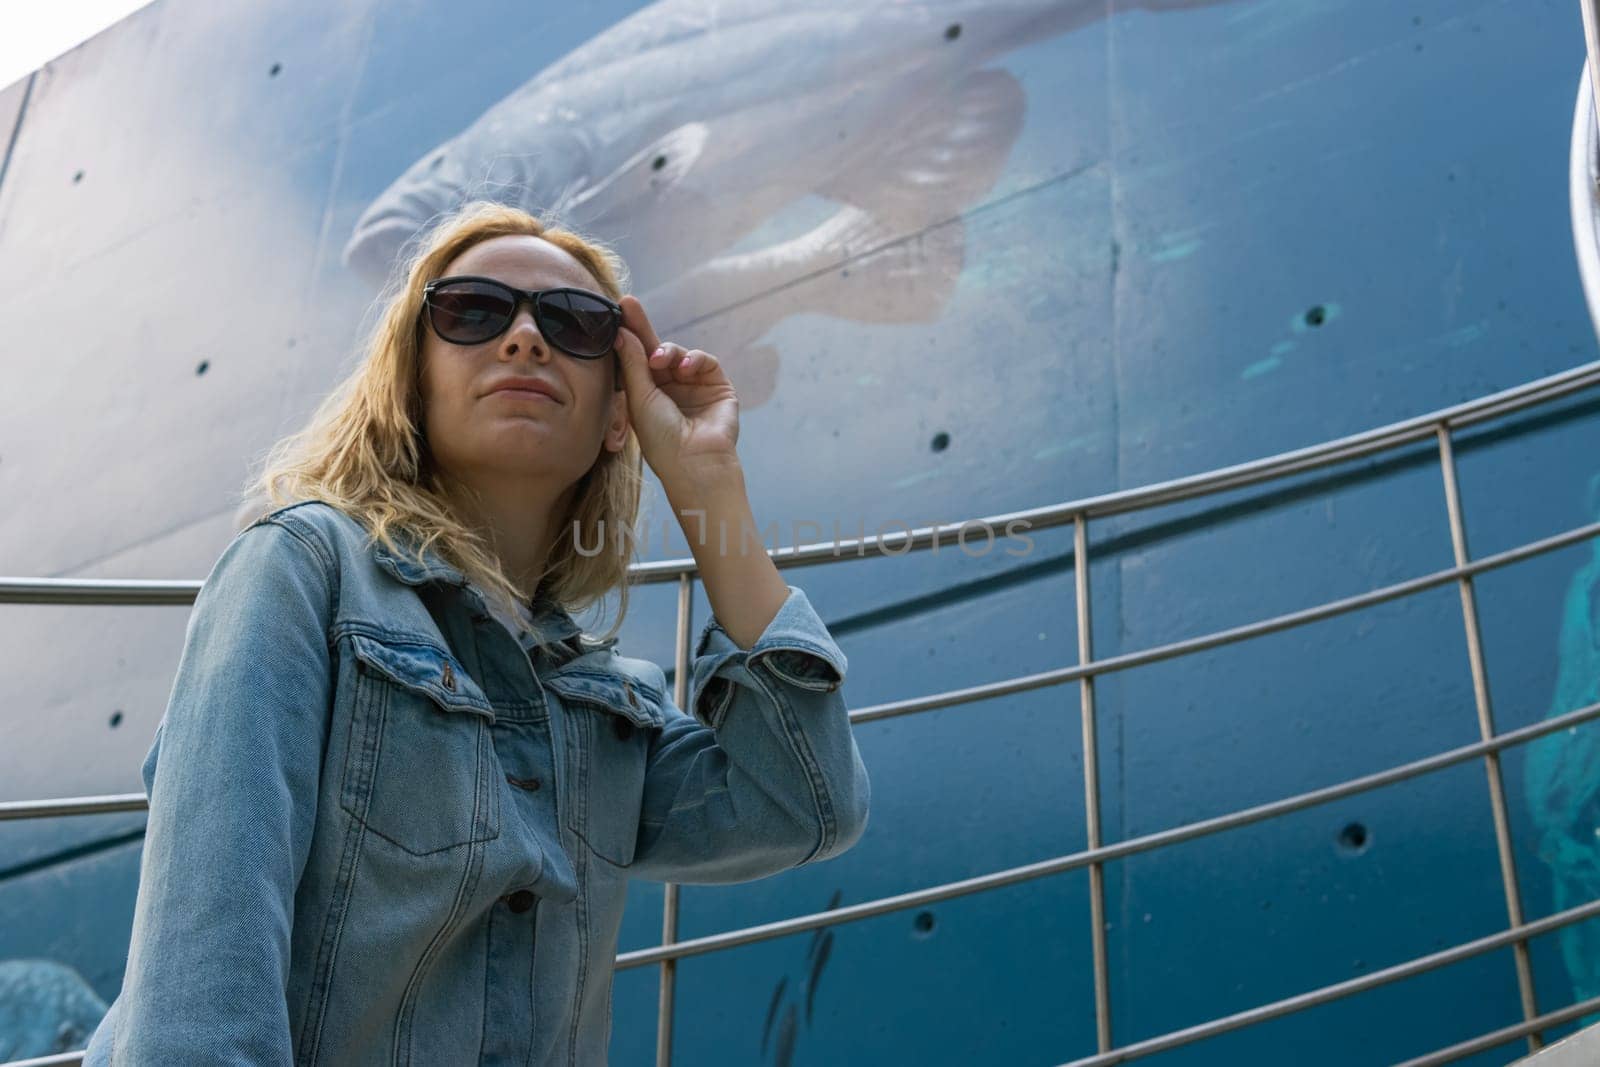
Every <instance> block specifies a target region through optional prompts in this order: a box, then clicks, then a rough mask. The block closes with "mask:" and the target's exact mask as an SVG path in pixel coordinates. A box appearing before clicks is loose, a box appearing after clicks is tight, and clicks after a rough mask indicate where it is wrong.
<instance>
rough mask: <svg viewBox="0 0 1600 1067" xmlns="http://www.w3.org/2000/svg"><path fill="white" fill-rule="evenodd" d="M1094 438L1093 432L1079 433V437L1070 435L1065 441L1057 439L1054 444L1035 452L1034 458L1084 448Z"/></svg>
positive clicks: (1047, 456)
mask: <svg viewBox="0 0 1600 1067" xmlns="http://www.w3.org/2000/svg"><path fill="white" fill-rule="evenodd" d="M1093 440H1094V435H1093V434H1087V433H1086V434H1079V435H1078V436H1077V437H1069V438H1067V439H1066V440H1065V441H1057V442H1055V443H1054V444H1049V445H1045V446H1044V447H1043V448H1041V449H1039V450H1038V451H1037V452H1035V453H1034V454H1033V458H1034V459H1036V460H1041V459H1049V458H1050V457H1052V456H1059V455H1061V454H1063V453H1065V452H1071V451H1073V450H1075V449H1078V448H1082V447H1083V446H1084V445H1086V444H1089V443H1090V442H1092V441H1093Z"/></svg>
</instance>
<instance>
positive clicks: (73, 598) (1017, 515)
mask: <svg viewBox="0 0 1600 1067" xmlns="http://www.w3.org/2000/svg"><path fill="white" fill-rule="evenodd" d="M1597 384H1600V361H1596V362H1593V363H1586V364H1583V365H1582V366H1579V367H1573V368H1571V369H1569V370H1565V371H1562V372H1560V373H1558V374H1552V375H1550V376H1548V377H1545V378H1539V379H1536V380H1534V381H1532V382H1524V383H1523V384H1521V385H1518V386H1514V387H1512V388H1510V389H1504V390H1501V391H1500V392H1498V393H1491V394H1489V395H1488V396H1484V397H1479V398H1478V399H1476V400H1469V401H1466V402H1465V403H1461V404H1455V405H1452V406H1450V407H1446V408H1440V409H1439V410H1437V411H1434V412H1431V413H1429V414H1426V415H1418V416H1416V417H1414V418H1410V419H1406V420H1404V421H1401V422H1395V423H1390V424H1389V425H1387V426H1380V427H1377V428H1375V429H1371V430H1365V431H1363V432H1361V433H1357V434H1352V435H1350V436H1348V437H1341V438H1338V439H1336V440H1333V441H1328V442H1324V443H1322V444H1317V445H1310V446H1308V447H1306V448H1301V449H1296V450H1293V451H1290V452H1280V453H1278V454H1276V455H1273V456H1268V457H1266V458H1263V459H1257V460H1251V461H1250V462H1247V463H1240V464H1236V465H1234V466H1232V467H1222V468H1218V469H1216V470H1211V471H1205V472H1202V473H1200V474H1194V475H1189V476H1187V477H1183V478H1176V479H1172V480H1169V481H1165V482H1157V483H1153V484H1151V485H1145V486H1136V487H1135V488H1132V489H1122V490H1118V491H1116V492H1112V493H1103V494H1101V495H1099V496H1093V497H1085V498H1082V499H1079V500H1072V501H1067V502H1065V503H1060V504H1051V505H1047V506H1045V507H1040V508H1029V509H1025V510H1023V511H1013V512H1008V513H1006V514H1003V515H990V516H988V517H984V518H973V519H968V520H966V522H964V523H949V524H940V525H937V526H923V527H919V528H917V529H915V530H911V531H897V532H894V533H886V534H876V535H873V536H870V537H860V538H849V539H837V540H832V541H818V542H813V543H811V544H808V545H795V546H790V547H788V548H782V547H780V548H775V549H763V551H765V552H766V553H767V555H768V556H770V557H772V561H773V563H775V564H777V565H778V566H779V567H798V566H803V565H806V564H811V563H821V562H830V561H842V560H848V559H868V558H872V557H876V556H885V555H888V556H899V555H903V554H904V553H906V552H915V551H921V550H923V549H929V548H935V547H939V548H942V547H945V546H948V545H955V544H959V543H960V541H961V539H962V537H963V536H964V530H965V528H966V527H968V526H972V525H979V526H987V527H988V528H989V529H991V530H994V529H999V530H1005V529H1006V528H1007V524H1008V523H1012V522H1019V523H1025V524H1026V527H1025V528H1026V529H1028V530H1039V529H1048V528H1050V527H1054V526H1060V525H1064V524H1066V523H1069V522H1072V521H1073V520H1074V519H1075V518H1076V516H1078V515H1080V514H1081V515H1083V516H1085V517H1086V518H1094V517H1097V516H1104V515H1115V514H1119V513H1122V512H1127V511H1137V510H1142V509H1145V508H1152V507H1158V506H1161V505H1164V504H1171V503H1176V502H1179V501H1182V500H1188V499H1191V498H1194V497H1200V496H1207V495H1210V494H1213V493H1220V492H1224V491H1227V490H1230V489H1238V488H1241V487H1243V486H1246V485H1252V484H1255V483H1257V482H1263V481H1270V480H1272V479H1274V478H1283V477H1287V476H1289V475H1292V474H1298V473H1300V472H1302V471H1306V470H1313V469H1315V468H1317V467H1325V466H1330V465H1333V464H1336V463H1342V462H1346V461H1348V460H1352V459H1359V458H1361V457H1362V456H1366V455H1370V454H1372V453H1375V452H1383V451H1387V450H1390V449H1394V448H1398V447H1400V446H1402V445H1406V444H1410V443H1412V442H1414V441H1418V440H1421V439H1423V438H1425V437H1430V436H1432V435H1433V434H1434V433H1435V432H1436V429H1437V427H1438V426H1440V425H1441V424H1443V425H1446V426H1450V427H1460V426H1467V425H1472V424H1474V423H1478V422H1482V421H1484V420H1486V419H1490V418H1499V417H1501V416H1503V415H1507V414H1510V413H1512V412H1515V411H1520V410H1522V409H1524V408H1528V407H1531V406H1534V405H1536V404H1540V403H1544V402H1547V401H1550V400H1555V399H1559V398H1560V397H1563V396H1566V395H1568V394H1569V393H1574V392H1578V391H1580V390H1583V389H1587V388H1590V387H1592V386H1594V385H1597ZM728 535H729V538H730V539H731V540H737V538H738V536H739V534H737V533H735V532H734V531H728ZM697 572H698V565H697V564H696V563H695V561H694V559H693V558H692V557H689V558H683V559H668V560H657V561H654V562H650V563H635V564H632V565H630V566H629V567H628V574H629V575H630V578H631V580H632V582H633V583H634V584H637V585H648V584H651V583H654V582H665V581H672V580H674V579H676V578H678V577H679V576H681V575H683V574H692V573H697ZM200 585H201V582H200V581H196V580H194V579H182V580H171V581H169V580H157V579H151V580H145V579H129V578H119V579H111V578H20V577H6V576H0V604H123V605H126V604H147V605H148V604H190V603H193V602H194V599H195V597H196V596H197V595H198V593H199V589H200Z"/></svg>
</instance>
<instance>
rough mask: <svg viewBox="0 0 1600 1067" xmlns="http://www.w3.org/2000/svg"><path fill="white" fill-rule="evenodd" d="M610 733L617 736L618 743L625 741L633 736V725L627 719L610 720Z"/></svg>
mask: <svg viewBox="0 0 1600 1067" xmlns="http://www.w3.org/2000/svg"><path fill="white" fill-rule="evenodd" d="M611 731H612V732H613V733H615V734H616V735H617V740H618V741H626V740H627V739H628V738H630V737H632V736H633V723H631V722H629V721H628V720H627V719H612V720H611Z"/></svg>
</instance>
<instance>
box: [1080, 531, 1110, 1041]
mask: <svg viewBox="0 0 1600 1067" xmlns="http://www.w3.org/2000/svg"><path fill="white" fill-rule="evenodd" d="M1072 522H1073V527H1072V530H1073V541H1072V569H1073V572H1074V576H1075V580H1076V584H1077V597H1078V662H1079V663H1088V662H1090V661H1092V660H1093V659H1094V642H1093V640H1092V639H1091V636H1092V635H1091V630H1090V617H1091V616H1090V611H1089V520H1088V518H1087V517H1086V516H1085V515H1084V513H1083V512H1081V511H1080V512H1078V513H1077V514H1076V515H1075V516H1073V520H1072ZM1094 681H1095V678H1094V675H1092V674H1086V675H1084V676H1083V678H1082V679H1081V680H1080V681H1079V682H1078V697H1079V714H1080V717H1081V719H1082V722H1083V810H1084V818H1085V820H1086V821H1087V823H1088V838H1089V847H1090V848H1099V847H1100V749H1099V745H1098V743H1097V742H1096V741H1095V725H1094ZM1089 918H1090V922H1091V924H1092V935H1093V936H1092V944H1093V946H1094V1022H1095V1031H1096V1033H1097V1035H1098V1039H1099V1051H1101V1052H1109V1051H1110V1050H1111V989H1110V981H1109V968H1108V966H1107V963H1106V890H1105V864H1103V863H1099V862H1095V863H1091V864H1089Z"/></svg>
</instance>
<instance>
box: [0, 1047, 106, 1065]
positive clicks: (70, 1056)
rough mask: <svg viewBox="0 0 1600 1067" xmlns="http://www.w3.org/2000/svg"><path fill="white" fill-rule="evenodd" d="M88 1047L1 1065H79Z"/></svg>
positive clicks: (11, 1061)
mask: <svg viewBox="0 0 1600 1067" xmlns="http://www.w3.org/2000/svg"><path fill="white" fill-rule="evenodd" d="M88 1051H89V1050H88V1049H87V1048H80V1049H77V1050H76V1051H73V1052H57V1053H55V1054H54V1055H50V1056H35V1057H34V1058H33V1059H31V1060H10V1061H8V1062H6V1063H0V1067H78V1065H79V1064H81V1063H82V1062H83V1054H84V1053H85V1052H88Z"/></svg>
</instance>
